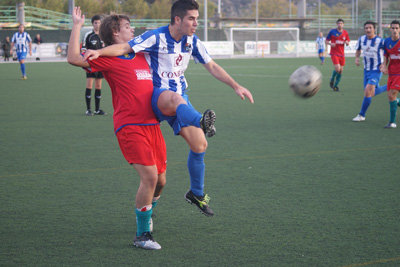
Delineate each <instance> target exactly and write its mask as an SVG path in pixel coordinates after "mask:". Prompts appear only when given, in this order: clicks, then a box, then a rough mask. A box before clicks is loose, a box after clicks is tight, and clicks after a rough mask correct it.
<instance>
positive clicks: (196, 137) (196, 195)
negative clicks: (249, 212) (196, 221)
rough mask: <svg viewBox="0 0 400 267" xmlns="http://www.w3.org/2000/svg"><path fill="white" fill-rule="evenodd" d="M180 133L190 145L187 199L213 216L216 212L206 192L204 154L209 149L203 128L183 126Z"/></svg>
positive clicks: (204, 212)
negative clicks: (211, 206)
mask: <svg viewBox="0 0 400 267" xmlns="http://www.w3.org/2000/svg"><path fill="white" fill-rule="evenodd" d="M179 134H180V135H181V136H182V137H183V138H184V139H185V140H186V142H187V143H188V144H189V147H190V151H189V156H188V162H187V165H188V170H189V175H190V190H189V191H188V192H187V193H186V194H185V199H186V201H188V202H189V203H191V204H194V205H196V206H197V207H198V208H199V209H200V211H201V213H203V214H204V215H206V216H213V215H214V212H213V210H212V209H211V208H210V207H209V200H210V198H209V197H208V195H207V194H205V193H204V176H205V164H204V156H205V153H206V149H207V140H206V138H205V136H204V134H203V133H202V131H201V129H199V128H196V127H193V126H189V127H183V128H182V129H181V131H180V133H179Z"/></svg>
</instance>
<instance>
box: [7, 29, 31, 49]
mask: <svg viewBox="0 0 400 267" xmlns="http://www.w3.org/2000/svg"><path fill="white" fill-rule="evenodd" d="M11 42H12V43H14V47H15V49H16V51H17V53H20V52H28V49H29V46H28V45H29V43H32V39H31V36H30V35H29V33H27V32H23V33H20V32H16V33H14V35H13V37H12V38H11Z"/></svg>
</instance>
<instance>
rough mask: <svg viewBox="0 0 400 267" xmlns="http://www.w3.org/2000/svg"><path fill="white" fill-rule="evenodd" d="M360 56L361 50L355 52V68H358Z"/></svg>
mask: <svg viewBox="0 0 400 267" xmlns="http://www.w3.org/2000/svg"><path fill="white" fill-rule="evenodd" d="M360 55H361V50H356V59H355V63H356V65H357V66H360Z"/></svg>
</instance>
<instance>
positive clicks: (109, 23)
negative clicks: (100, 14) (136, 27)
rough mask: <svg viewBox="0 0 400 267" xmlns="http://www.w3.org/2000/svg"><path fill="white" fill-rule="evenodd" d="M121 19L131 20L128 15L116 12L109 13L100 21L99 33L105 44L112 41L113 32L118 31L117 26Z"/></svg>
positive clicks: (109, 43) (110, 43)
mask: <svg viewBox="0 0 400 267" xmlns="http://www.w3.org/2000/svg"><path fill="white" fill-rule="evenodd" d="M123 19H124V20H127V21H129V22H131V21H130V19H129V17H128V16H125V15H117V14H113V15H109V16H107V17H105V18H104V19H103V20H102V21H101V25H100V30H99V34H100V38H101V40H102V41H103V42H104V44H105V45H106V46H107V45H112V44H113V43H114V33H115V32H119V26H120V23H121V20H123Z"/></svg>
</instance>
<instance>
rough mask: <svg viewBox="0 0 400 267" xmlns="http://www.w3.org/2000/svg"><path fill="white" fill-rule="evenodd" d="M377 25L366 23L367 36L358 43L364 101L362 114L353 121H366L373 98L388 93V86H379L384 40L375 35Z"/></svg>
mask: <svg viewBox="0 0 400 267" xmlns="http://www.w3.org/2000/svg"><path fill="white" fill-rule="evenodd" d="M375 28H376V23H375V22H372V21H367V22H365V23H364V31H365V35H363V36H361V37H360V38H359V39H358V42H357V46H356V47H357V48H356V49H357V51H356V59H355V63H356V65H357V66H360V55H361V51H362V53H363V62H364V99H363V102H362V104H361V110H360V113H359V114H358V115H357V116H356V117H354V118H353V121H355V122H358V121H365V113H366V112H367V109H368V107H369V105H370V104H371V98H372V97H373V96H376V95H379V94H380V93H382V92H385V91H386V85H383V86H379V81H380V79H381V77H382V72H381V71H380V69H379V67H380V66H381V64H382V59H383V54H382V52H383V50H382V48H383V47H382V43H383V40H382V38H380V37H379V36H377V35H376V34H375Z"/></svg>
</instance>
